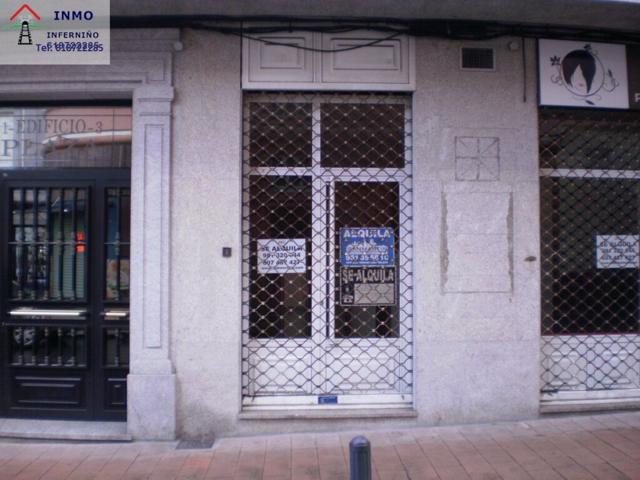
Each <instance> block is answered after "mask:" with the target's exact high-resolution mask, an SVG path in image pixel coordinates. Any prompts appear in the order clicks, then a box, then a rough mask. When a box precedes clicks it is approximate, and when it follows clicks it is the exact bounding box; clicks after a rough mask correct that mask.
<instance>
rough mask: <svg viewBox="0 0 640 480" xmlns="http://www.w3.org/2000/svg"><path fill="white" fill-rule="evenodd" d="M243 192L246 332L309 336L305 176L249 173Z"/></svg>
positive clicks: (267, 335) (308, 185) (308, 223)
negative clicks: (247, 254)
mask: <svg viewBox="0 0 640 480" xmlns="http://www.w3.org/2000/svg"><path fill="white" fill-rule="evenodd" d="M249 195H250V200H249V210H250V213H249V216H250V217H249V218H250V228H249V239H250V259H251V264H250V289H249V290H250V311H251V313H250V318H249V323H250V327H249V328H250V335H251V337H253V338H256V337H257V338H292V337H309V336H310V335H311V296H310V292H311V269H310V265H311V248H310V247H311V179H310V177H269V176H265V177H252V178H251V184H250V187H249ZM294 250H296V251H297V252H298V253H297V254H296V253H295V252H294ZM300 252H301V253H300ZM292 254H293V255H292ZM291 259H302V260H303V261H304V264H303V265H295V264H294V263H293V262H292V260H291Z"/></svg>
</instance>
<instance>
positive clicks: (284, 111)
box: [248, 102, 311, 167]
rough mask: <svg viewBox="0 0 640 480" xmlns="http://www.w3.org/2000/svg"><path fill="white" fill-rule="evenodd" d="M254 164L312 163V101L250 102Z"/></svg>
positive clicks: (251, 158)
mask: <svg viewBox="0 0 640 480" xmlns="http://www.w3.org/2000/svg"><path fill="white" fill-rule="evenodd" d="M249 118H250V127H249V146H248V153H249V163H250V165H251V166H252V167H308V166H310V165H311V104H310V103H297V102H295V103H294V102H288V103H261V102H252V103H249Z"/></svg>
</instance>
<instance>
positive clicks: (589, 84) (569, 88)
mask: <svg viewBox="0 0 640 480" xmlns="http://www.w3.org/2000/svg"><path fill="white" fill-rule="evenodd" d="M538 65H539V69H538V72H539V85H540V105H555V106H569V107H590V108H623V109H627V108H629V84H628V76H627V47H625V46H624V45H614V44H607V43H589V42H574V41H564V40H539V41H538Z"/></svg>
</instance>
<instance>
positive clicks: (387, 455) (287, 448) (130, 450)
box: [0, 412, 640, 480]
mask: <svg viewBox="0 0 640 480" xmlns="http://www.w3.org/2000/svg"><path fill="white" fill-rule="evenodd" d="M361 433H362V434H364V435H365V436H366V437H367V438H369V439H370V440H371V443H372V457H373V465H372V468H373V478H374V479H378V480H396V479H398V480H400V479H414V480H416V479H420V480H421V479H443V480H444V479H456V480H457V479H469V478H471V479H532V478H533V479H541V480H554V479H567V480H573V479H598V480H605V479H634V480H638V479H640V412H619V413H608V414H600V415H595V414H594V415H579V416H562V417H547V418H543V419H538V420H530V421H526V422H504V423H502V422H501V423H494V424H483V425H462V426H451V427H432V428H403V429H397V430H388V429H387V430H371V431H363V432H349V433H321V434H320V433H319V434H291V435H288V434H282V435H269V436H256V437H235V438H223V439H219V440H217V441H216V443H215V444H214V446H213V447H212V448H209V449H201V450H196V449H192V450H183V449H176V444H177V442H164V443H157V442H133V443H82V444H77V443H50V442H48V443H36V442H30V441H27V442H25V441H18V440H15V441H12V440H8V439H5V440H2V441H0V479H16V480H28V479H40V480H54V479H60V480H62V479H69V480H80V479H91V480H94V479H130V480H133V479H162V480H165V479H190V480H196V479H218V480H222V479H228V480H231V479H237V480H258V479H262V480H280V479H284V480H286V479H291V480H307V479H318V480H338V479H348V478H349V451H348V443H349V440H350V439H351V438H352V437H353V436H355V435H357V434H361Z"/></svg>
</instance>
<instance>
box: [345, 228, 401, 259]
mask: <svg viewBox="0 0 640 480" xmlns="http://www.w3.org/2000/svg"><path fill="white" fill-rule="evenodd" d="M393 244H394V240H393V229H392V228H386V227H380V228H367V227H355V228H341V229H340V263H341V264H342V265H343V266H345V267H365V266H389V267H390V266H393V265H394V248H393V246H394V245H393Z"/></svg>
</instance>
